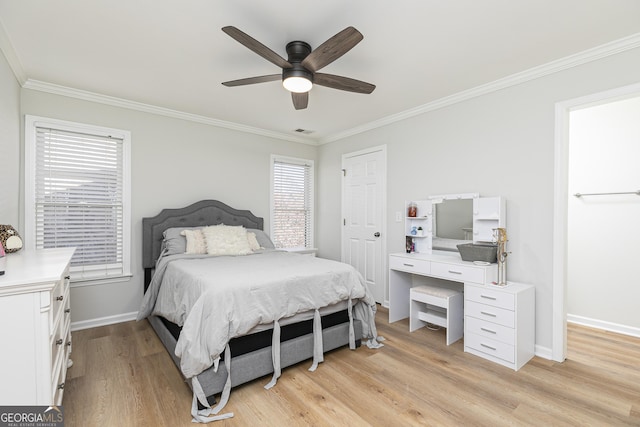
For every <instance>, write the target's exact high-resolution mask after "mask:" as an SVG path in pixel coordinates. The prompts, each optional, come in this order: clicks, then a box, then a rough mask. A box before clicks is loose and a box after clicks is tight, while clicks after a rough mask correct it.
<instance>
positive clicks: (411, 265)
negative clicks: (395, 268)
mask: <svg viewBox="0 0 640 427" xmlns="http://www.w3.org/2000/svg"><path fill="white" fill-rule="evenodd" d="M402 265H404V266H405V267H413V264H407V263H403V264H402Z"/></svg>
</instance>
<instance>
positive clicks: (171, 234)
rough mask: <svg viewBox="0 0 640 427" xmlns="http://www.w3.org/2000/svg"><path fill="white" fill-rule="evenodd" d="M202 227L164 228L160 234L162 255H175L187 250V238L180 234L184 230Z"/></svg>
mask: <svg viewBox="0 0 640 427" xmlns="http://www.w3.org/2000/svg"><path fill="white" fill-rule="evenodd" d="M202 228H204V226H202V227H171V228H167V229H166V230H164V232H163V233H162V236H163V237H164V239H163V240H162V249H163V251H164V252H163V255H176V254H183V253H185V252H187V238H186V237H185V236H183V235H181V233H182V231H184V230H197V229H202Z"/></svg>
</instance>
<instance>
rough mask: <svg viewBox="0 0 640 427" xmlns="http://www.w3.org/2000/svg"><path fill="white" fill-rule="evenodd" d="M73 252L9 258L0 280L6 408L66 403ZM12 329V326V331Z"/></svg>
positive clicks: (1, 390)
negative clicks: (70, 280) (64, 396)
mask: <svg viewBox="0 0 640 427" xmlns="http://www.w3.org/2000/svg"><path fill="white" fill-rule="evenodd" d="M73 252H74V248H58V249H39V250H25V251H22V252H20V253H14V254H9V255H7V256H6V263H7V265H6V273H5V274H4V275H3V276H0V321H1V322H2V324H3V325H7V327H5V328H3V329H2V332H0V337H1V339H2V342H4V343H11V346H10V348H6V349H5V351H3V356H2V361H3V363H2V364H0V378H2V387H0V402H1V403H2V404H3V405H29V406H31V405H49V406H53V405H61V404H62V396H63V393H64V384H65V378H66V375H67V367H68V366H69V365H70V364H71V359H70V358H69V356H70V353H71V329H70V327H71V314H70V313H71V306H70V301H69V265H70V263H71V257H72V256H73ZM8 325H11V327H8Z"/></svg>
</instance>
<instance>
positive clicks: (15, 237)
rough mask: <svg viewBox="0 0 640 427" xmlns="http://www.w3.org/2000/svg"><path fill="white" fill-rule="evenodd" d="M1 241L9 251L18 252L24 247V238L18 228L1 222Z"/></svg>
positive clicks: (6, 250)
mask: <svg viewBox="0 0 640 427" xmlns="http://www.w3.org/2000/svg"><path fill="white" fill-rule="evenodd" d="M0 243H2V246H3V247H4V250H5V252H7V253H11V252H18V251H19V250H20V249H22V238H21V237H20V235H19V234H18V232H17V231H16V229H15V228H13V227H12V226H10V225H1V224H0Z"/></svg>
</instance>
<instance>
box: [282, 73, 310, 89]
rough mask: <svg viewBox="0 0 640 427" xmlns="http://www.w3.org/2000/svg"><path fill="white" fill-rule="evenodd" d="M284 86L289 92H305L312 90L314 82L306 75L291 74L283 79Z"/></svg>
mask: <svg viewBox="0 0 640 427" xmlns="http://www.w3.org/2000/svg"><path fill="white" fill-rule="evenodd" d="M282 86H284V88H285V89H286V90H288V91H289V92H295V93H305V92H309V91H310V90H311V88H312V87H313V83H311V80H309V79H307V78H305V77H299V76H291V77H287V78H286V79H284V80H283V81H282Z"/></svg>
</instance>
